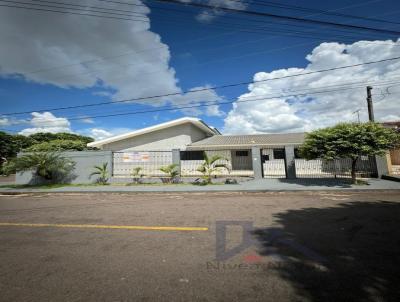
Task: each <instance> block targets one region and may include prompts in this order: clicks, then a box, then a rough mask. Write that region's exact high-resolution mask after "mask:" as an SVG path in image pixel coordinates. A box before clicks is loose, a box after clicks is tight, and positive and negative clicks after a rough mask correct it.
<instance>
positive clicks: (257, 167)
mask: <svg viewBox="0 0 400 302" xmlns="http://www.w3.org/2000/svg"><path fill="white" fill-rule="evenodd" d="M251 157H252V162H253V171H254V178H256V179H260V178H263V177H264V171H263V164H262V161H261V149H260V147H251Z"/></svg>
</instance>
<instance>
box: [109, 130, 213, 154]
mask: <svg viewBox="0 0 400 302" xmlns="http://www.w3.org/2000/svg"><path fill="white" fill-rule="evenodd" d="M205 137H206V133H204V132H203V131H202V130H200V129H199V128H197V127H195V126H193V125H192V124H185V125H178V126H174V127H170V128H166V129H162V130H158V131H154V132H150V133H145V134H142V135H138V136H135V137H132V138H127V139H124V140H120V141H117V142H112V143H109V144H105V145H103V147H102V150H107V151H171V150H172V149H181V150H185V149H186V146H187V145H189V144H191V143H193V142H196V141H199V140H201V139H204V138H205Z"/></svg>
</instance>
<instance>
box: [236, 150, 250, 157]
mask: <svg viewBox="0 0 400 302" xmlns="http://www.w3.org/2000/svg"><path fill="white" fill-rule="evenodd" d="M235 154H236V156H249V151H236V153H235Z"/></svg>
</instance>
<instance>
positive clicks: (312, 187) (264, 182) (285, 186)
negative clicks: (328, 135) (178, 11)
mask: <svg viewBox="0 0 400 302" xmlns="http://www.w3.org/2000/svg"><path fill="white" fill-rule="evenodd" d="M320 190H346V191H347V190H356V191H359V190H400V182H394V181H389V180H384V179H370V180H368V185H351V184H349V183H348V182H346V181H340V180H333V179H332V180H328V179H297V180H288V179H259V180H251V181H247V182H243V183H240V184H237V185H209V186H196V185H135V186H124V185H108V186H76V187H75V186H66V187H60V188H52V189H39V188H24V189H11V188H0V193H1V192H3V193H26V192H49V193H55V192H57V193H60V192H232V191H237V192H267V191H320Z"/></svg>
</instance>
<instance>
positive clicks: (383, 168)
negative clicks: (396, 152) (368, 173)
mask: <svg viewBox="0 0 400 302" xmlns="http://www.w3.org/2000/svg"><path fill="white" fill-rule="evenodd" d="M389 159H390V157H389ZM375 162H376V173H377V176H378V177H379V178H380V177H382V175H385V174H389V160H388V157H387V156H386V155H383V156H375Z"/></svg>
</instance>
